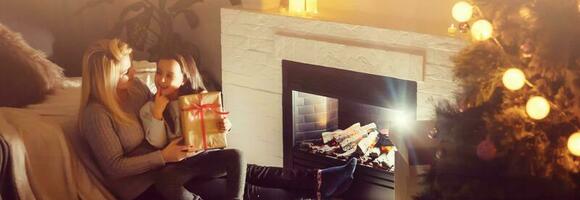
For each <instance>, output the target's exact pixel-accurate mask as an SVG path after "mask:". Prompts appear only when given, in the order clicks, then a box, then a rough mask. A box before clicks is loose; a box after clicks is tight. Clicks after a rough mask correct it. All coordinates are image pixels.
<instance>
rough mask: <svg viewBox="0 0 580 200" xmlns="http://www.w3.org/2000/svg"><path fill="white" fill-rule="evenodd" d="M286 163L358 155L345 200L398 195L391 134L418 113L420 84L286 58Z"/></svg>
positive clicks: (321, 163) (319, 163) (318, 164)
mask: <svg viewBox="0 0 580 200" xmlns="http://www.w3.org/2000/svg"><path fill="white" fill-rule="evenodd" d="M282 77H283V99H282V103H283V121H284V124H283V129H284V130H283V131H284V135H283V137H284V138H283V144H284V148H283V149H284V155H283V156H284V158H283V159H284V167H289V168H325V167H330V166H335V165H340V164H343V163H344V162H345V161H346V160H347V159H348V158H350V157H357V158H359V161H361V162H359V166H357V170H356V172H355V179H354V181H353V184H352V185H351V187H350V189H349V191H348V192H346V193H345V195H344V196H343V198H345V199H391V198H394V187H395V186H394V185H395V184H394V181H395V178H394V170H396V169H395V168H394V164H395V163H394V156H395V153H396V152H395V148H394V145H393V144H392V143H391V141H390V139H389V137H388V132H389V129H390V128H392V127H393V126H397V125H402V124H401V123H402V121H404V120H401V119H413V120H414V119H415V118H416V117H415V116H416V93H417V85H416V82H413V81H406V80H401V79H396V78H391V77H386V76H378V75H372V74H366V73H360V72H354V71H348V70H342V69H335V68H329V67H323V66H317V65H311V64H306V63H299V62H293V61H287V60H283V61H282Z"/></svg>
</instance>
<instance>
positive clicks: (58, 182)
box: [0, 88, 114, 200]
mask: <svg viewBox="0 0 580 200" xmlns="http://www.w3.org/2000/svg"><path fill="white" fill-rule="evenodd" d="M79 91H80V90H79V89H78V88H73V89H64V90H61V91H57V93H56V94H55V95H53V96H50V97H49V98H48V99H47V101H46V102H43V104H39V105H34V106H30V107H28V108H24V109H21V108H0V134H1V135H2V137H4V139H5V140H6V141H7V143H8V144H9V146H10V155H11V158H12V162H11V169H12V173H13V175H14V184H15V187H16V189H17V192H18V196H19V197H20V198H21V199H24V200H28V199H58V200H67V199H114V197H113V196H112V195H111V194H110V193H109V192H108V191H107V190H106V189H105V187H103V185H102V184H101V183H100V181H99V180H100V179H99V178H98V177H101V175H100V174H99V173H98V169H96V168H95V165H94V163H91V158H90V154H87V152H86V151H84V150H82V149H81V150H79V149H78V148H82V146H83V145H82V144H79V141H78V140H79V139H78V135H79V134H78V133H77V131H76V130H77V129H76V111H77V110H78V103H77V102H79V100H78V97H79V96H80V95H79ZM79 146H80V147H79Z"/></svg>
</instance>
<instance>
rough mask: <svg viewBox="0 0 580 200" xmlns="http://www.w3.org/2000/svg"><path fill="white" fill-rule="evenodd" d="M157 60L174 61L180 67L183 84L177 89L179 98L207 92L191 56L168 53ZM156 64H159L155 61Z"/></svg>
mask: <svg viewBox="0 0 580 200" xmlns="http://www.w3.org/2000/svg"><path fill="white" fill-rule="evenodd" d="M159 60H175V61H177V63H178V64H179V66H180V67H181V71H182V72H183V80H184V82H185V83H184V84H183V85H181V87H179V91H178V95H179V96H181V95H188V94H196V93H200V92H203V91H206V90H207V89H206V87H205V84H204V83H203V79H202V78H201V75H200V73H199V70H198V68H197V64H196V62H195V59H194V58H193V56H191V55H188V54H185V53H178V52H170V53H168V54H164V55H161V56H160V57H159ZM157 64H159V61H157Z"/></svg>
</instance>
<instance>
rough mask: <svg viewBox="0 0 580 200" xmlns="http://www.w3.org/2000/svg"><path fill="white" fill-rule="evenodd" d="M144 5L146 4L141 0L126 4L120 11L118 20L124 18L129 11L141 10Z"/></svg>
mask: <svg viewBox="0 0 580 200" xmlns="http://www.w3.org/2000/svg"><path fill="white" fill-rule="evenodd" d="M145 6H146V4H145V3H144V2H142V1H139V2H135V3H132V4H130V5H128V6H126V7H125V8H123V10H122V11H121V14H120V15H119V20H123V19H125V16H127V14H129V12H139V11H141V10H143V9H144V8H145Z"/></svg>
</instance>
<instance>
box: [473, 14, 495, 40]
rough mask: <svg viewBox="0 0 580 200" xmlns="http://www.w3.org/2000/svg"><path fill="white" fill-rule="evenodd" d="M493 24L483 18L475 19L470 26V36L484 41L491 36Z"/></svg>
mask: <svg viewBox="0 0 580 200" xmlns="http://www.w3.org/2000/svg"><path fill="white" fill-rule="evenodd" d="M492 34H493V26H492V25H491V23H490V22H489V21H487V20H485V19H480V20H477V21H476V22H475V23H473V25H472V26H471V37H472V38H473V39H474V40H477V41H484V40H487V39H489V38H491V36H492Z"/></svg>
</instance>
